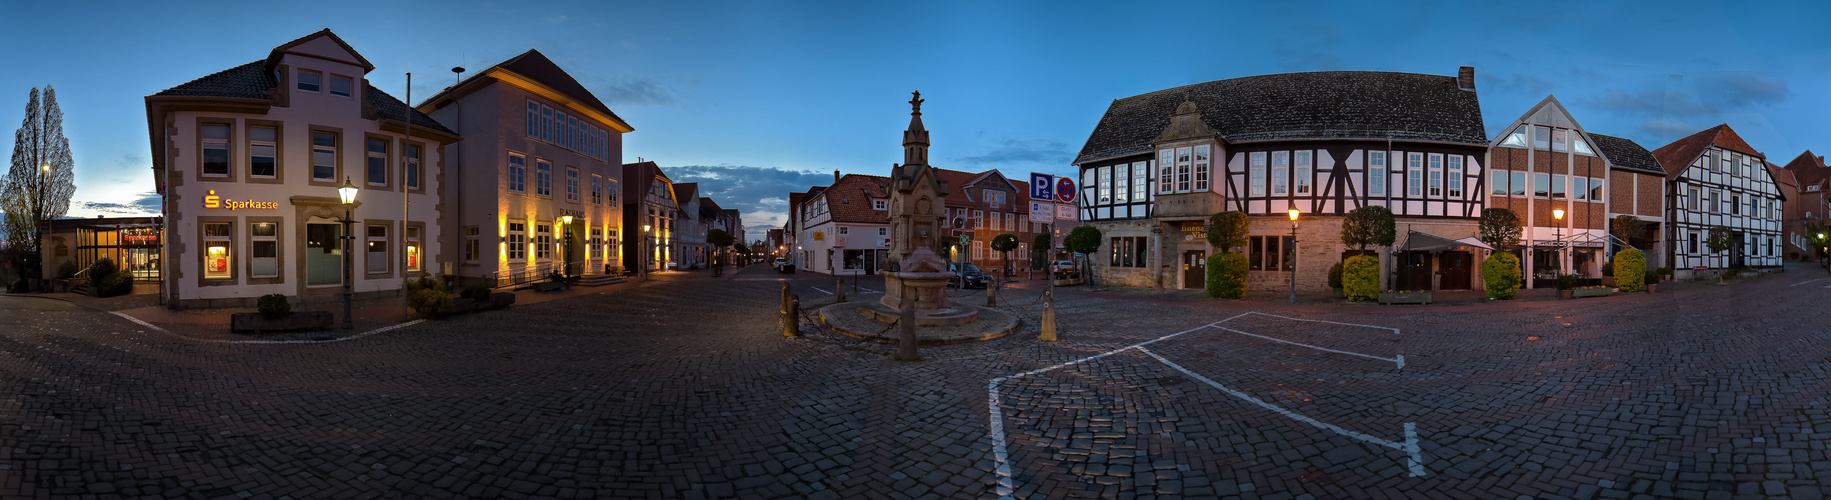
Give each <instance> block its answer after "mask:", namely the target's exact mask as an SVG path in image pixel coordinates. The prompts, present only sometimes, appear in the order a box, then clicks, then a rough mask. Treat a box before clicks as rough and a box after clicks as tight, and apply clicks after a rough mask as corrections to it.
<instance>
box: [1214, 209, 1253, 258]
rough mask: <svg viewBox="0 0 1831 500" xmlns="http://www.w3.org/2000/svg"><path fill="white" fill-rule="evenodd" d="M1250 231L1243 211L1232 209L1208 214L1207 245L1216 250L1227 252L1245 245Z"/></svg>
mask: <svg viewBox="0 0 1831 500" xmlns="http://www.w3.org/2000/svg"><path fill="white" fill-rule="evenodd" d="M1250 233H1251V229H1250V228H1249V227H1248V219H1247V218H1246V213H1245V212H1241V211H1238V210H1233V211H1227V212H1220V213H1216V214H1214V215H1210V216H1208V246H1211V247H1214V249H1215V251H1217V252H1220V253H1228V252H1232V251H1233V249H1235V248H1240V247H1244V246H1246V237H1247V235H1248V234H1250Z"/></svg>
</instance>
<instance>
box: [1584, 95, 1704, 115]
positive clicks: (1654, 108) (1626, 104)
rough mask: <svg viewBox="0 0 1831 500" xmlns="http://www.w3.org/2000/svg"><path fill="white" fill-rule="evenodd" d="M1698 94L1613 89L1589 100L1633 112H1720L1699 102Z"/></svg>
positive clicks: (1603, 105) (1621, 110)
mask: <svg viewBox="0 0 1831 500" xmlns="http://www.w3.org/2000/svg"><path fill="white" fill-rule="evenodd" d="M1696 97H1697V96H1695V95H1686V94H1684V93H1682V92H1679V91H1676V90H1643V91H1639V92H1624V91H1621V90H1616V89H1612V88H1611V89H1605V90H1603V91H1602V94H1601V95H1599V96H1596V97H1593V98H1590V99H1588V100H1587V101H1588V102H1589V103H1590V104H1591V105H1593V106H1596V107H1598V108H1601V109H1603V110H1607V111H1615V112H1620V113H1626V114H1631V115H1653V116H1657V115H1665V116H1703V115H1715V114H1718V113H1721V111H1720V110H1719V109H1717V108H1716V107H1715V106H1707V105H1704V104H1702V103H1699V102H1698V101H1697V100H1696Z"/></svg>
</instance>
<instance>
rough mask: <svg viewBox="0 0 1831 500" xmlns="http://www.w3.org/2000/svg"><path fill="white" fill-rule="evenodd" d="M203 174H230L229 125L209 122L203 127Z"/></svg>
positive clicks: (215, 175)
mask: <svg viewBox="0 0 1831 500" xmlns="http://www.w3.org/2000/svg"><path fill="white" fill-rule="evenodd" d="M202 129H203V130H202V132H201V134H202V135H203V175H205V176H207V177H228V176H229V126H228V125H219V124H209V125H204V126H203V127H202Z"/></svg>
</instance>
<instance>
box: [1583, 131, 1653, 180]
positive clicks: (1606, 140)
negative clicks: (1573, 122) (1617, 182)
mask: <svg viewBox="0 0 1831 500" xmlns="http://www.w3.org/2000/svg"><path fill="white" fill-rule="evenodd" d="M1587 133H1588V134H1589V138H1590V139H1592V140H1593V141H1592V142H1595V143H1596V150H1598V151H1601V152H1602V156H1606V157H1608V160H1609V163H1610V164H1612V165H1613V166H1614V167H1615V168H1619V169H1622V170H1632V171H1635V172H1639V173H1643V174H1652V175H1661V176H1663V175H1666V169H1664V168H1661V167H1660V166H1659V159H1658V158H1654V157H1653V153H1652V152H1651V151H1647V148H1643V147H1640V143H1637V142H1634V141H1633V140H1630V139H1624V138H1621V137H1615V136H1612V135H1602V134H1598V133H1595V132H1587Z"/></svg>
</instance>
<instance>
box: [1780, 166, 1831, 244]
mask: <svg viewBox="0 0 1831 500" xmlns="http://www.w3.org/2000/svg"><path fill="white" fill-rule="evenodd" d="M1781 172H1785V174H1786V175H1789V176H1791V177H1792V180H1793V184H1792V185H1791V186H1786V187H1783V188H1782V191H1783V193H1782V194H1784V195H1785V196H1786V200H1787V201H1786V203H1785V205H1784V207H1785V208H1784V209H1783V210H1781V217H1782V218H1783V219H1785V221H1784V222H1785V224H1784V227H1785V231H1784V232H1785V233H1786V236H1785V238H1786V252H1785V257H1786V258H1787V259H1788V260H1810V259H1812V258H1813V257H1814V256H1815V255H1816V252H1814V251H1813V250H1812V248H1813V247H1814V246H1823V245H1824V244H1825V242H1824V241H1823V240H1820V241H1818V242H1817V243H1816V245H1815V244H1814V242H1813V239H1812V235H1811V234H1809V233H1807V232H1806V223H1807V222H1808V221H1810V222H1814V223H1817V224H1824V223H1825V220H1826V219H1827V217H1826V215H1825V214H1827V213H1831V199H1827V198H1826V196H1825V191H1826V190H1828V189H1831V167H1826V166H1825V157H1823V156H1816V155H1813V154H1812V151H1810V150H1807V151H1806V152H1804V153H1800V154H1799V156H1798V157H1795V158H1793V161H1790V162H1787V164H1786V166H1785V167H1782V170H1777V171H1775V178H1776V179H1779V178H1781V175H1780V174H1781ZM1782 184H1783V185H1785V184H1786V183H1785V182H1784V181H1783V182H1782Z"/></svg>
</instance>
